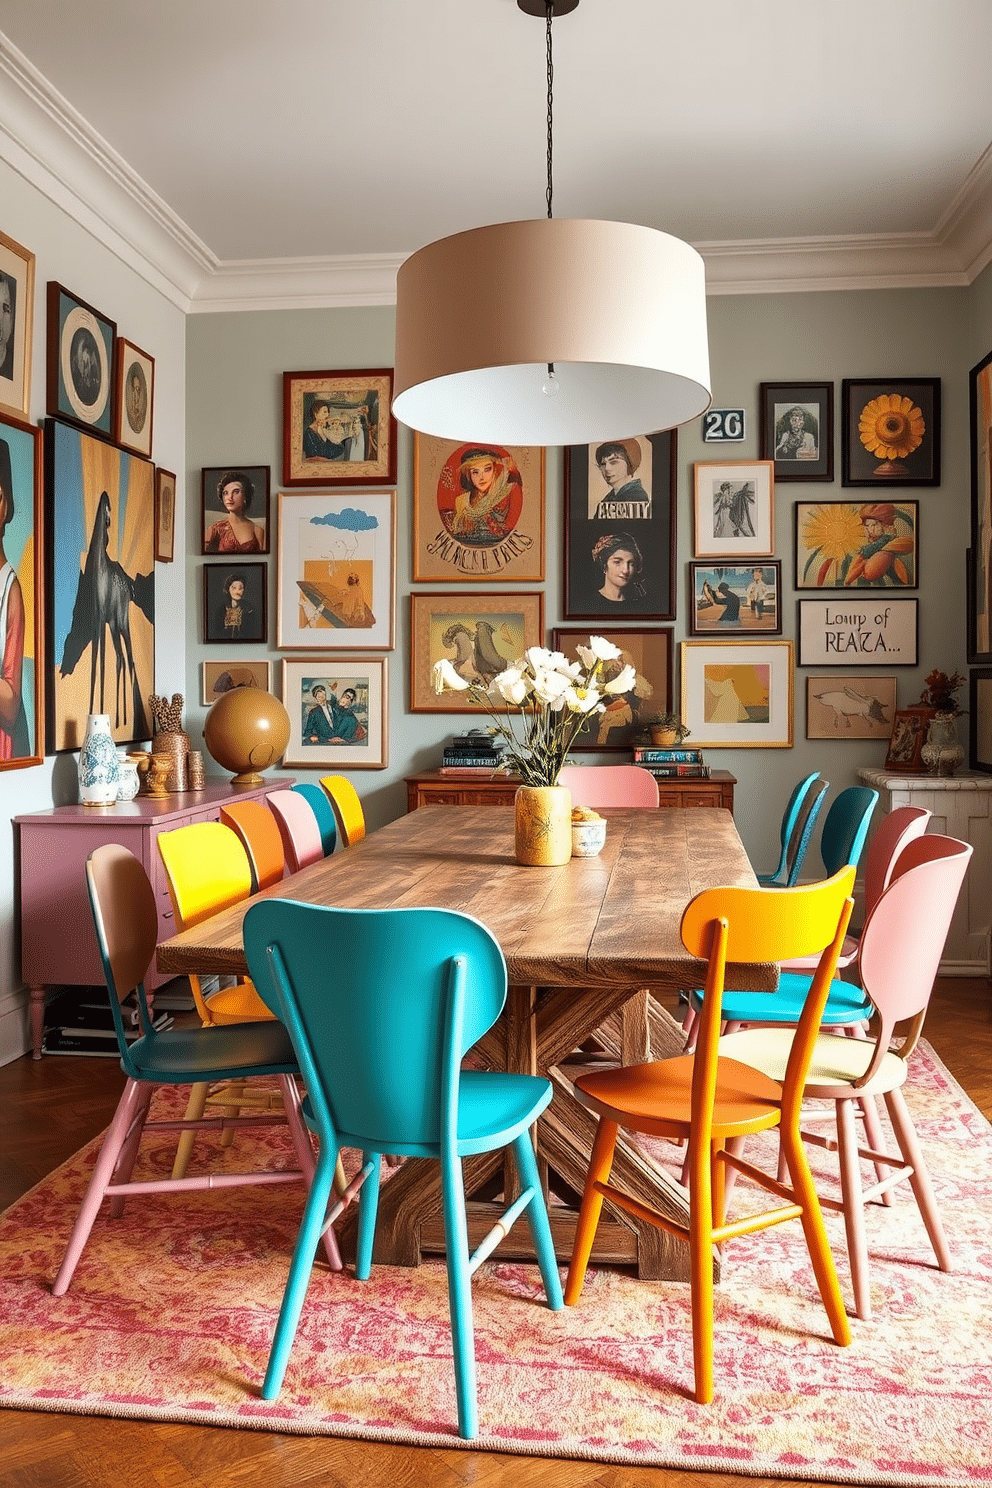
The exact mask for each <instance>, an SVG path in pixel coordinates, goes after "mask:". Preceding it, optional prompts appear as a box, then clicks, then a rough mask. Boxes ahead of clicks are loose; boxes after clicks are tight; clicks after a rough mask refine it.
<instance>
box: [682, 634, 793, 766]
mask: <svg viewBox="0 0 992 1488" xmlns="http://www.w3.org/2000/svg"><path fill="white" fill-rule="evenodd" d="M682 722H683V723H684V724H686V725H687V727H688V728H689V730H690V731H691V734H692V742H693V746H694V747H695V748H701V749H788V748H791V746H792V642H791V641H753V640H747V641H725V642H721V641H683V642H682Z"/></svg>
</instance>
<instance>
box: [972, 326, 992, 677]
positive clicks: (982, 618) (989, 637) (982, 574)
mask: <svg viewBox="0 0 992 1488" xmlns="http://www.w3.org/2000/svg"><path fill="white" fill-rule="evenodd" d="M968 395H969V405H970V415H971V552H970V554H969V561H968V663H969V665H970V666H982V665H988V664H990V663H992V351H990V352H989V354H988V356H986V357H983V358H982V360H981V361H980V362H978V363H977V364H976V365H975V366H974V367H972V369H971V371H970V372H969V373H968Z"/></svg>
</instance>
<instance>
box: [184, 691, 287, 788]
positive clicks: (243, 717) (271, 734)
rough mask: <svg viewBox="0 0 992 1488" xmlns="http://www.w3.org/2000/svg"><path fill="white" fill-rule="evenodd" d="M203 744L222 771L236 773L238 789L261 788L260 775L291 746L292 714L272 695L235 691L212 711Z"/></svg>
mask: <svg viewBox="0 0 992 1488" xmlns="http://www.w3.org/2000/svg"><path fill="white" fill-rule="evenodd" d="M203 742H204V744H205V745H206V746H207V749H208V750H209V752H210V755H211V758H213V759H215V760H216V761H217V763H218V764H219V765H220V766H221V767H222V768H223V769H225V770H233V771H235V774H234V775H233V777H232V778H233V783H234V784H235V785H261V784H262V776H261V773H260V772H261V771H262V770H267V769H268V768H269V766H270V765H274V764H275V763H276V761H277V760H279V759H281V758H282V756H283V754H284V753H285V750H286V745H287V744H288V743H289V714H288V713H287V712H286V709H285V708H284V707H283V705H282V703H281V702H280V701H279V699H278V698H277V697H273V696H272V693H271V692H263V691H262V689H261V688H260V687H235V688H234V689H233V690H232V691H231V692H225V693H222V694H221V696H220V697H219V698H218V699H217V701H216V702H215V703H214V704H213V706H212V707H211V709H210V711H209V713H208V714H207V721H206V723H205V724H204V726H203Z"/></svg>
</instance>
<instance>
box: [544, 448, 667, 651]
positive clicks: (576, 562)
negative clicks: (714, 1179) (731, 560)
mask: <svg viewBox="0 0 992 1488" xmlns="http://www.w3.org/2000/svg"><path fill="white" fill-rule="evenodd" d="M677 444H678V440H677V434H676V431H675V430H674V429H666V430H664V431H663V432H661V433H658V434H641V435H636V436H632V437H630V438H624V439H616V440H610V439H607V440H599V441H597V442H596V443H595V444H573V445H569V446H568V447H567V449H566V450H565V544H564V546H565V553H564V563H565V603H564V612H563V613H564V618H565V619H567V620H598V621H600V622H601V623H602V622H603V621H605V620H614V621H616V622H617V623H618V624H621V625H622V624H626V623H628V622H629V621H630V620H632V619H633V618H635V617H636V618H637V619H638V620H674V619H675V608H676V594H675V489H676V468H675V465H676V450H677ZM611 450H612V451H614V452H615V451H624V452H625V460H626V465H627V479H626V480H622V472H621V473H620V475H619V476H617V477H616V478H617V479H621V484H620V485H618V486H616V487H613V488H611V486H610V485H609V484H607V481H606V479H605V477H602V476H600V474H599V471H600V469H602V468H603V467H601V466H600V464H599V461H598V460H597V454H599V455H600V457H601V459H602V460H603V464H604V466H605V465H606V463H607V462H608V461H611V460H612V461H613V462H614V464H616V463H617V462H618V461H620V460H621V458H622V457H621V456H619V455H617V454H616V453H613V454H611V453H609V452H610V451H611ZM604 452H607V453H604ZM648 463H649V464H650V477H649V482H648V485H646V486H645V485H644V483H643V481H642V478H641V476H640V475H639V474H638V472H639V471H642V470H643V469H644V468H645V466H646V465H647V464H648ZM593 472H595V475H594V474H593ZM597 482H598V484H597ZM625 487H626V488H628V489H627V494H626V495H625V494H624V488H625ZM612 539H615V540H616V545H615V546H612V552H620V551H630V552H631V553H632V557H633V572H632V574H631V575H630V577H629V579H628V581H627V584H626V585H625V593H626V592H629V593H630V598H629V599H628V598H626V597H625V598H624V599H623V600H622V601H614V600H611V599H608V598H606V597H605V596H604V595H602V594H601V593H600V590H601V588H602V587H603V585H604V583H605V565H606V563H607V562H608V561H609V557H610V556H611V540H612ZM594 554H595V555H596V556H595V557H594ZM635 591H636V592H635Z"/></svg>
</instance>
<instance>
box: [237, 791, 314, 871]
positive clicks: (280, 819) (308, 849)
mask: <svg viewBox="0 0 992 1488" xmlns="http://www.w3.org/2000/svg"><path fill="white" fill-rule="evenodd" d="M265 801H266V805H267V806H268V808H269V810H270V811H271V812H272V815H273V817H274V818H275V821H276V825H277V827H278V829H279V835H280V836H281V838H282V846H283V851H284V852H285V854H286V866H287V868H288V869H289V871H290V873H298V872H299V871H300V869H301V868H305V867H306V866H307V864H308V863H318V862H320V863H322V862H323V861H324V844H323V842H322V840H321V836H320V825H319V823H318V821H317V818H316V816H315V815H314V811H313V807H312V806H311V805H310V803H309V801H308V800H307V799H306V797H305V796H301V795H299V794H298V792H297V791H295V790H276V791H270V792H269V794H268V795H267V796H266V798H265ZM246 804H247V803H246Z"/></svg>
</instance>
